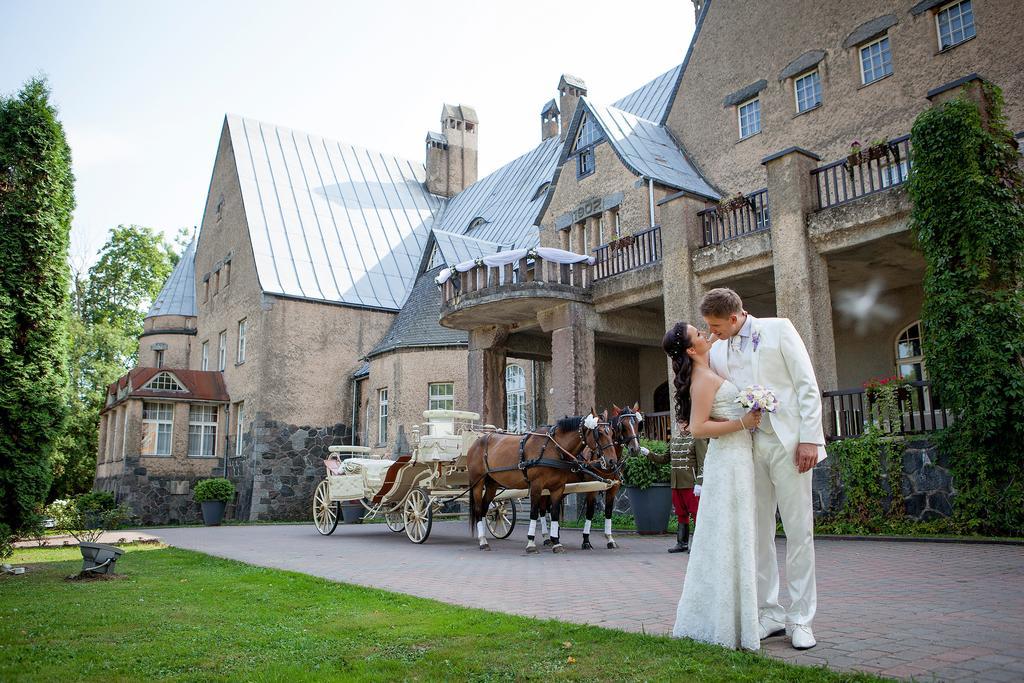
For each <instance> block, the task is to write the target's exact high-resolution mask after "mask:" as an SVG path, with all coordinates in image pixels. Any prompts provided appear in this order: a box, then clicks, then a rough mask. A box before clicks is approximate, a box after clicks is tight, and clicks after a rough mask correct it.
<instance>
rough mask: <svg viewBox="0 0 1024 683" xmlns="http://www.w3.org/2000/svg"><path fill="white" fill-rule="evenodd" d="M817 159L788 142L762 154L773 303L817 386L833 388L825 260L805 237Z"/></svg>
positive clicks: (833, 359) (834, 373) (833, 353)
mask: <svg viewBox="0 0 1024 683" xmlns="http://www.w3.org/2000/svg"><path fill="white" fill-rule="evenodd" d="M818 161H820V157H818V156H817V155H816V154H814V153H813V152H808V151H807V150H804V149H800V148H799V147H790V148H789V149H785V150H783V151H781V152H778V153H776V154H772V155H770V156H767V157H765V158H764V159H763V160H762V163H763V164H764V165H765V166H766V167H767V170H768V198H769V201H770V207H771V220H772V261H773V267H774V270H775V305H776V309H777V310H778V315H779V317H782V318H789V319H790V320H791V321H792V322H793V325H794V326H795V327H796V330H797V332H799V333H800V336H801V337H802V338H803V340H804V344H805V345H806V346H807V351H808V352H809V353H810V356H811V362H812V363H813V364H814V372H815V374H816V375H817V378H818V387H819V388H820V389H821V390H822V391H828V390H831V389H835V388H836V385H837V383H838V376H837V371H836V345H835V337H834V335H833V331H832V298H831V294H830V291H829V284H828V264H827V263H826V261H825V257H824V256H822V255H821V254H819V253H818V250H817V249H816V248H815V246H814V244H813V243H812V242H811V240H810V238H809V237H808V236H807V222H806V217H807V215H808V214H809V213H810V212H811V211H813V210H814V202H815V193H814V182H813V180H812V179H811V170H812V169H814V168H815V166H816V165H817V162H818Z"/></svg>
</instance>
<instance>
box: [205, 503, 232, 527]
mask: <svg viewBox="0 0 1024 683" xmlns="http://www.w3.org/2000/svg"><path fill="white" fill-rule="evenodd" d="M200 505H202V507H203V524H205V525H206V526H220V522H221V520H222V519H224V508H225V507H226V506H227V503H225V502H224V501H222V500H204V501H203V502H202V503H200Z"/></svg>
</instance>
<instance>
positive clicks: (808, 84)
mask: <svg viewBox="0 0 1024 683" xmlns="http://www.w3.org/2000/svg"><path fill="white" fill-rule="evenodd" d="M793 91H794V93H795V95H796V111H797V113H802V112H805V111H808V110H810V109H814V108H815V107H817V106H818V105H819V104H821V76H820V75H819V74H818V72H817V70H815V71H812V72H811V73H809V74H804V75H803V76H800V77H799V78H797V79H796V80H795V81H794V82H793Z"/></svg>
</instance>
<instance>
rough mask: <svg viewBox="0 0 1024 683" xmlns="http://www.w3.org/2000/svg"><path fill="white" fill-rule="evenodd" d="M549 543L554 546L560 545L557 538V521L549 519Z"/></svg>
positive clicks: (558, 546)
mask: <svg viewBox="0 0 1024 683" xmlns="http://www.w3.org/2000/svg"><path fill="white" fill-rule="evenodd" d="M551 543H552V546H553V547H554V548H560V547H562V543H561V542H560V541H559V540H558V522H557V521H556V520H551Z"/></svg>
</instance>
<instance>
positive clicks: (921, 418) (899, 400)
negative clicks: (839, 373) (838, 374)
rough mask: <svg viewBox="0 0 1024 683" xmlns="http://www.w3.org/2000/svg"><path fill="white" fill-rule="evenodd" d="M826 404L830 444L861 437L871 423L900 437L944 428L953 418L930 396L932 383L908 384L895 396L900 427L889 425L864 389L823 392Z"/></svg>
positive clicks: (898, 425)
mask: <svg viewBox="0 0 1024 683" xmlns="http://www.w3.org/2000/svg"><path fill="white" fill-rule="evenodd" d="M822 397H823V398H824V402H825V413H826V414H825V415H824V419H825V420H831V423H832V427H833V434H832V435H831V436H829V437H828V439H829V440H830V441H835V440H837V439H849V438H852V437H855V436H860V435H861V434H863V433H864V428H865V427H866V426H867V425H868V424H871V423H875V424H879V423H880V422H881V424H880V426H881V427H882V428H883V429H885V430H886V431H888V432H890V433H892V434H896V435H899V436H909V435H914V434H926V433H928V432H935V431H938V430H940V429H945V428H946V427H948V426H949V425H950V424H951V423H952V422H953V417H952V416H951V415H950V414H949V412H948V411H947V410H945V409H944V408H942V407H941V406H940V405H939V402H938V401H937V400H936V398H935V396H933V395H932V390H931V382H909V383H908V386H907V390H906V392H905V393H904V392H899V393H897V397H896V407H897V415H899V424H895V425H893V424H889V423H888V421H887V418H885V417H883V416H879V415H878V410H877V409H875V408H874V406H873V405H872V404H871V402H870V401H869V400H868V399H867V397H866V396H865V393H864V390H863V389H841V390H839V391H826V392H823V393H822Z"/></svg>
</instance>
